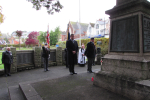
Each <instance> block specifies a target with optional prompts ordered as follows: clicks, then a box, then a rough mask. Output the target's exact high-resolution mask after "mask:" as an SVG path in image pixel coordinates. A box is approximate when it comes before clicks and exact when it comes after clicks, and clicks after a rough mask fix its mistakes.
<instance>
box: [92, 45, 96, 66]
mask: <svg viewBox="0 0 150 100" xmlns="http://www.w3.org/2000/svg"><path fill="white" fill-rule="evenodd" d="M94 55H95V56H94V59H93V64H92V65H93V66H95V57H96V46H95V45H94Z"/></svg>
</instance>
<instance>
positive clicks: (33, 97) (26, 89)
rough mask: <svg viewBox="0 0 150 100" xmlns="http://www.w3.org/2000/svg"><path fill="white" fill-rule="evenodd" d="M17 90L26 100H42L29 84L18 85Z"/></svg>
mask: <svg viewBox="0 0 150 100" xmlns="http://www.w3.org/2000/svg"><path fill="white" fill-rule="evenodd" d="M19 88H20V89H21V91H22V93H23V95H24V97H25V98H26V100H43V99H42V98H41V96H40V95H39V94H38V93H37V92H36V90H35V89H34V88H33V87H32V86H31V85H30V84H26V83H19Z"/></svg>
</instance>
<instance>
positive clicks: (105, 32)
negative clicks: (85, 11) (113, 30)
mask: <svg viewBox="0 0 150 100" xmlns="http://www.w3.org/2000/svg"><path fill="white" fill-rule="evenodd" d="M109 32H110V20H109V19H108V20H105V21H103V20H102V19H99V20H97V21H96V23H95V24H93V23H90V24H89V25H88V30H87V36H88V37H106V38H109Z"/></svg>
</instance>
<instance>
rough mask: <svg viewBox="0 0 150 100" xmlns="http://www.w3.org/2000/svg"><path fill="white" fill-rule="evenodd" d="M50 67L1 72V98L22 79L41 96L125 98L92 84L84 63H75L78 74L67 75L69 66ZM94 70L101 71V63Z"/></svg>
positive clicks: (78, 99)
mask: <svg viewBox="0 0 150 100" xmlns="http://www.w3.org/2000/svg"><path fill="white" fill-rule="evenodd" d="M49 69H50V71H47V72H44V69H43V68H38V69H31V70H25V71H22V72H18V73H15V74H12V76H11V77H4V76H1V77H0V100H9V95H8V87H9V86H16V85H18V84H19V83H22V82H23V83H24V82H27V83H30V82H31V83H32V84H31V85H32V86H33V87H34V88H35V90H36V91H37V92H38V93H39V94H40V95H41V96H42V98H44V100H50V99H51V100H128V99H127V98H125V97H122V96H120V95H117V94H114V93H112V92H109V91H107V90H105V89H102V88H99V87H95V86H93V85H92V82H91V80H90V79H91V77H92V76H93V74H90V73H87V67H79V66H78V65H76V66H75V72H77V73H78V74H77V75H73V76H72V75H69V69H68V68H65V66H53V67H49ZM93 71H100V66H98V65H97V66H93ZM46 86H48V87H46ZM49 88H50V89H51V90H53V91H50V89H49ZM43 89H44V90H43ZM44 92H45V93H44ZM50 94H51V95H50Z"/></svg>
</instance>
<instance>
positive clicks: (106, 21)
mask: <svg viewBox="0 0 150 100" xmlns="http://www.w3.org/2000/svg"><path fill="white" fill-rule="evenodd" d="M97 22H98V23H99V24H100V25H104V21H99V20H98V21H97ZM108 22H109V19H108V20H105V24H107V23H108Z"/></svg>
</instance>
